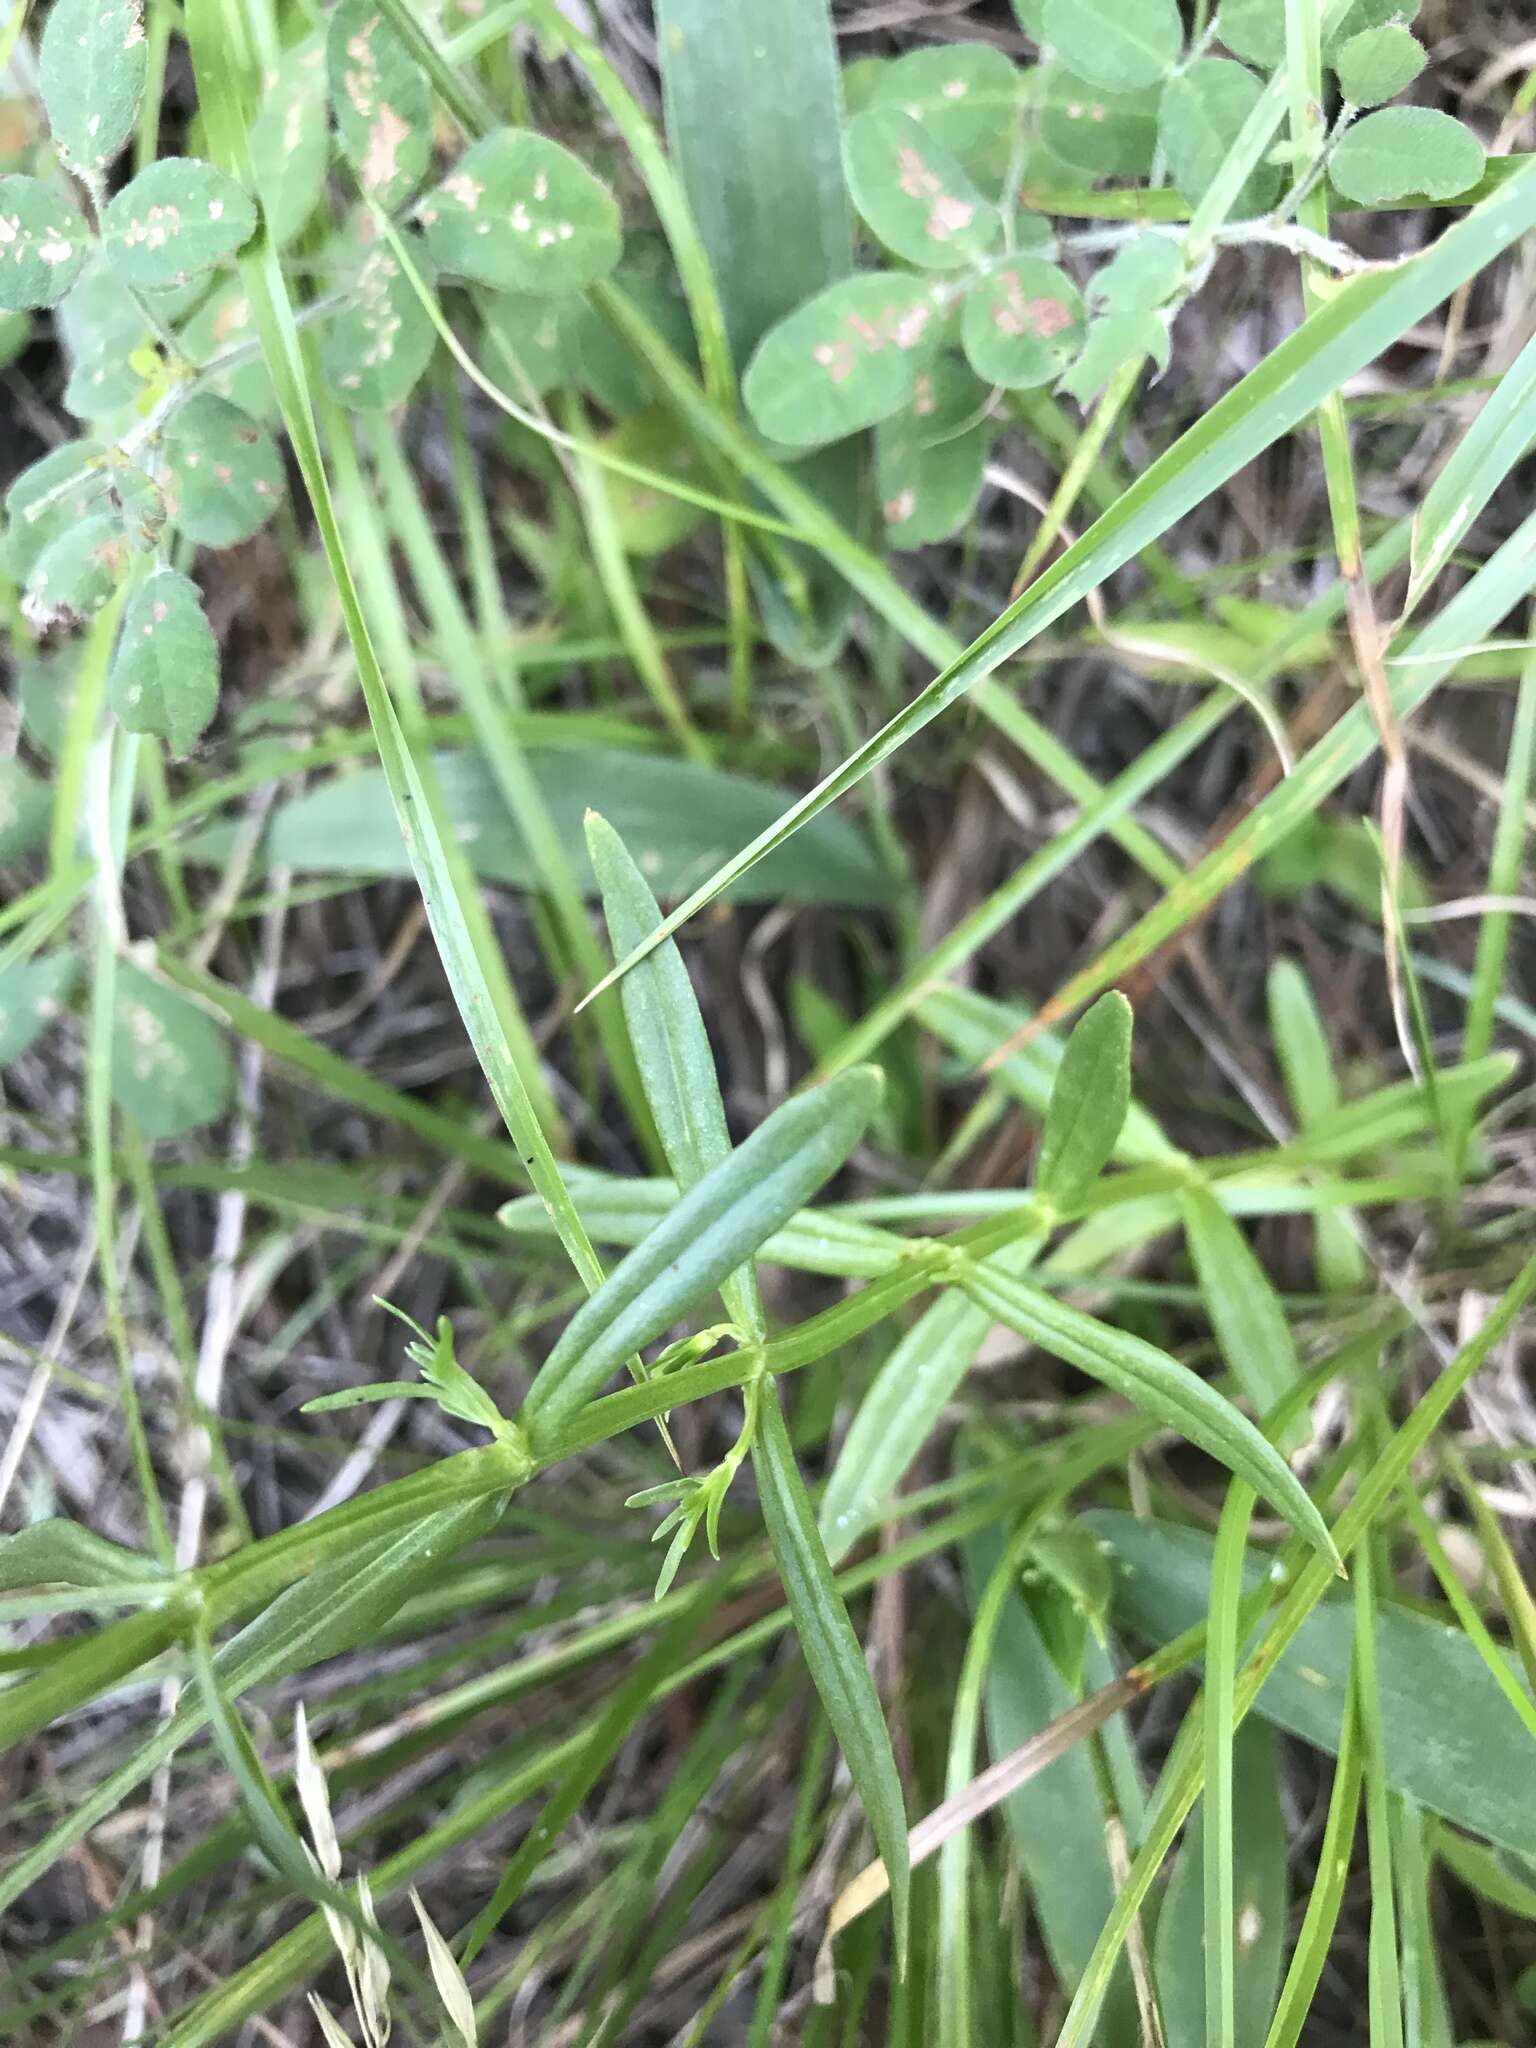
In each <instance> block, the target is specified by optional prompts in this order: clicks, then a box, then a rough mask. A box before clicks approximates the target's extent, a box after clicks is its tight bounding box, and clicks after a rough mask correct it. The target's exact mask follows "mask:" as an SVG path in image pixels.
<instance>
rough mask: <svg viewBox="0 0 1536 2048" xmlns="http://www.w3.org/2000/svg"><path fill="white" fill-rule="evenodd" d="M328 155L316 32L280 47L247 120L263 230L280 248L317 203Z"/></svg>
mask: <svg viewBox="0 0 1536 2048" xmlns="http://www.w3.org/2000/svg"><path fill="white" fill-rule="evenodd" d="M330 160H331V134H330V127H329V124H328V122H327V120H326V70H325V39H324V37H323V36H320V35H318V34H317V35H312V36H308V37H306V38H305V40H304V41H303V42H302V43H298V44H296V45H295V46H294V48H293V49H291V50H288V51H285V52H284V54H283V57H282V58H281V60H280V61H279V62H278V63H277V64H276V65H275V66H274V67H273V69H272V70H271V72H270V73H269V74H268V76H267V80H266V90H265V91H264V92H263V94H262V96H261V105H260V106H259V107H258V108H257V109H256V117H255V119H254V120H253V121H252V123H251V174H252V176H253V178H254V179H255V182H256V196H257V198H258V199H259V200H260V201H261V214H262V219H263V220H264V221H265V222H266V224H267V233H268V234H269V235H270V236H271V237H272V240H273V241H274V242H275V243H277V245H278V246H279V248H281V247H282V246H283V244H284V243H286V242H291V241H292V240H293V238H294V236H295V235H296V234H297V233H298V231H299V229H300V228H301V227H303V225H304V223H305V222H306V221H307V220H308V219H309V217H310V215H311V214H312V213H313V212H314V210H315V208H316V207H317V206H318V205H319V204H320V200H321V198H322V196H323V195H324V192H325V174H326V171H327V170H328V168H329V166H330Z"/></svg>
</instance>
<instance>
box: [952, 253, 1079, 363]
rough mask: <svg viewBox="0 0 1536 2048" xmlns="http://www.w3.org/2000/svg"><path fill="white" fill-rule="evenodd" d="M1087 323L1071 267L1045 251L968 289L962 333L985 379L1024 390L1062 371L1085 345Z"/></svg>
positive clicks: (1009, 265)
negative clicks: (1063, 266) (1048, 258)
mask: <svg viewBox="0 0 1536 2048" xmlns="http://www.w3.org/2000/svg"><path fill="white" fill-rule="evenodd" d="M1083 324H1084V322H1083V302H1082V299H1081V297H1080V296H1079V294H1078V289H1077V286H1076V285H1075V284H1073V282H1072V280H1071V278H1070V277H1068V276H1067V273H1066V272H1065V271H1064V270H1062V269H1060V268H1059V267H1058V266H1057V265H1056V264H1054V263H1047V262H1046V260H1045V258H1044V257H1042V256H1018V257H1015V258H1014V259H1013V260H1012V261H1011V262H1008V263H1005V264H1002V265H1001V266H1000V267H999V268H998V269H996V270H994V271H992V272H991V273H990V274H989V275H987V276H986V277H982V278H978V279H977V281H976V283H975V284H973V285H972V286H971V288H970V290H969V291H968V292H967V293H966V295H965V306H964V308H963V310H962V313H961V316H960V338H961V341H962V342H963V343H964V346H965V353H966V358H967V360H968V361H969V363H970V365H971V368H972V369H973V370H974V371H975V372H976V374H977V376H978V377H980V378H981V379H982V381H983V382H984V383H987V384H1001V385H1003V386H1004V387H1005V388H1006V389H1008V390H1012V391H1021V390H1025V389H1027V388H1028V387H1030V386H1032V385H1036V384H1049V383H1052V382H1053V381H1054V380H1055V379H1056V378H1057V377H1059V376H1060V375H1061V373H1062V371H1063V370H1065V369H1066V367H1067V365H1068V364H1069V363H1070V362H1071V361H1072V359H1073V357H1074V356H1075V355H1076V354H1077V352H1078V349H1079V348H1080V347H1081V346H1082V340H1083Z"/></svg>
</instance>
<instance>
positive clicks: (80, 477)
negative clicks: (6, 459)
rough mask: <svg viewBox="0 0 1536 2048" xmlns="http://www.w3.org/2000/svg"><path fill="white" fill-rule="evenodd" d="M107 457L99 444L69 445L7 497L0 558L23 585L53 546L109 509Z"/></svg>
mask: <svg viewBox="0 0 1536 2048" xmlns="http://www.w3.org/2000/svg"><path fill="white" fill-rule="evenodd" d="M103 454H104V450H103V449H102V448H101V447H99V446H98V445H97V444H96V443H95V442H92V441H66V442H65V443H64V445H63V447H62V448H54V449H51V450H50V451H49V453H48V454H46V455H45V456H43V457H42V459H41V460H40V461H38V462H34V463H33V464H32V465H31V466H30V468H27V469H24V470H23V471H22V472H21V474H20V476H18V477H17V478H16V480H15V482H14V483H13V484H12V485H11V487H10V489H9V490H8V491H7V492H6V494H5V539H4V542H3V543H0V558H3V560H4V563H5V568H6V570H7V573H8V574H9V575H11V576H12V577H14V578H15V580H16V581H17V582H18V583H25V581H26V580H27V578H28V576H29V575H30V574H31V573H32V570H33V567H34V566H35V564H36V562H37V560H38V558H39V556H40V555H41V554H42V553H43V550H44V549H45V548H46V547H47V546H48V544H49V542H50V541H54V540H57V538H58V536H59V535H60V534H61V533H63V532H64V531H65V529H66V528H67V527H70V526H74V525H76V524H77V523H78V522H79V521H80V520H82V519H87V518H89V517H90V515H91V514H92V513H93V512H100V511H103V510H105V509H106V504H105V500H106V490H107V479H106V475H105V473H104V471H103V468H102V457H103Z"/></svg>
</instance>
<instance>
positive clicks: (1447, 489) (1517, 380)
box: [45, 335, 1536, 611]
mask: <svg viewBox="0 0 1536 2048" xmlns="http://www.w3.org/2000/svg"><path fill="white" fill-rule="evenodd" d="M1533 440H1536V335H1533V336H1532V337H1531V339H1530V340H1529V341H1528V342H1527V343H1526V344H1525V346H1524V348H1523V349H1521V351H1520V353H1519V355H1518V356H1516V358H1515V360H1514V361H1513V362H1512V363H1511V364H1510V366H1509V368H1508V369H1507V370H1506V371H1505V372H1504V374H1503V375H1502V376H1501V377H1500V379H1499V381H1498V383H1497V385H1496V386H1495V387H1494V389H1493V390H1492V391H1490V392H1489V394H1488V396H1487V398H1486V399H1485V400H1484V402H1483V406H1482V410H1481V411H1480V412H1479V413H1478V415H1477V417H1476V419H1475V420H1473V422H1472V424H1471V426H1470V427H1468V429H1467V431H1466V432H1465V433H1464V434H1463V435H1462V437H1461V439H1460V440H1459V441H1458V442H1457V443H1456V445H1455V447H1454V448H1453V449H1452V450H1451V454H1450V457H1449V460H1448V461H1447V462H1446V464H1445V467H1444V468H1443V469H1442V470H1441V471H1440V473H1439V475H1438V476H1437V477H1436V478H1435V480H1434V482H1433V483H1432V484H1431V485H1430V487H1429V489H1428V490H1427V491H1426V492H1425V494H1424V502H1423V503H1422V504H1421V505H1420V507H1419V509H1418V511H1417V513H1415V515H1414V521H1413V554H1412V569H1411V573H1410V575H1409V579H1408V598H1407V605H1406V609H1407V610H1409V611H1412V610H1413V608H1414V607H1415V606H1416V605H1417V604H1418V602H1419V600H1420V598H1422V597H1423V595H1424V593H1425V591H1426V590H1427V589H1428V588H1429V586H1430V584H1431V583H1433V582H1434V580H1435V578H1436V577H1437V576H1438V575H1439V573H1440V571H1441V570H1442V569H1443V568H1444V567H1445V565H1446V563H1447V562H1448V561H1449V560H1450V558H1451V556H1452V555H1453V554H1454V553H1455V551H1456V549H1457V547H1458V546H1459V545H1460V543H1461V541H1462V539H1463V537H1464V536H1465V534H1466V533H1467V531H1468V529H1469V528H1470V526H1471V524H1472V522H1473V520H1474V519H1475V518H1476V517H1477V515H1478V513H1479V512H1481V511H1482V509H1483V507H1484V506H1485V505H1486V504H1487V502H1488V500H1489V499H1490V498H1491V497H1492V496H1493V494H1494V492H1495V491H1496V490H1497V489H1498V487H1499V485H1500V484H1501V483H1502V482H1503V481H1504V478H1505V477H1506V476H1507V475H1508V474H1509V472H1510V470H1511V469H1512V468H1513V467H1514V465H1515V464H1516V463H1517V462H1518V461H1519V460H1520V459H1521V457H1522V456H1523V455H1524V454H1525V452H1526V450H1527V449H1528V448H1529V447H1530V445H1531V442H1532V441H1533ZM46 459H47V458H45V460H46Z"/></svg>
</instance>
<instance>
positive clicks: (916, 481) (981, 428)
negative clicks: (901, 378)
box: [875, 356, 995, 548]
mask: <svg viewBox="0 0 1536 2048" xmlns="http://www.w3.org/2000/svg"><path fill="white" fill-rule="evenodd" d="M990 395H991V394H990V393H989V392H988V390H987V388H986V386H985V385H983V384H981V383H979V382H978V381H977V379H976V378H975V377H974V376H973V375H972V374H971V372H970V371H969V370H968V369H967V368H966V366H965V365H964V364H963V363H962V362H960V361H959V360H958V358H956V357H954V356H940V357H938V358H937V359H936V360H935V362H934V363H933V365H932V367H931V368H930V369H927V370H924V371H923V372H922V373H921V375H920V376H919V377H918V380H917V388H916V389H915V390H914V392H913V394H912V397H911V399H910V401H909V402H908V403H907V404H906V405H905V406H903V407H902V409H901V411H900V412H898V413H895V414H893V415H892V417H891V418H890V419H888V420H882V421H881V422H880V424H879V426H878V427H877V428H876V429H875V489H876V494H877V496H878V498H879V501H880V511H881V516H882V517H883V518H884V520H885V532H886V538H887V539H888V540H889V541H890V542H891V543H892V545H893V546H895V547H899V548H915V547H922V546H923V545H925V544H926V543H928V542H931V541H940V540H948V538H949V537H950V535H951V534H952V533H954V532H955V531H956V530H957V529H958V528H959V527H961V526H963V525H964V524H965V522H966V520H967V519H969V517H970V516H971V514H972V512H973V511H974V510H975V508H976V500H977V498H978V497H979V496H980V494H981V486H982V480H983V476H984V474H985V471H986V466H987V457H988V455H989V454H990V452H991V449H992V441H993V435H994V432H995V428H994V425H993V421H992V418H991V415H990V411H989V406H988V400H989V398H990Z"/></svg>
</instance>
